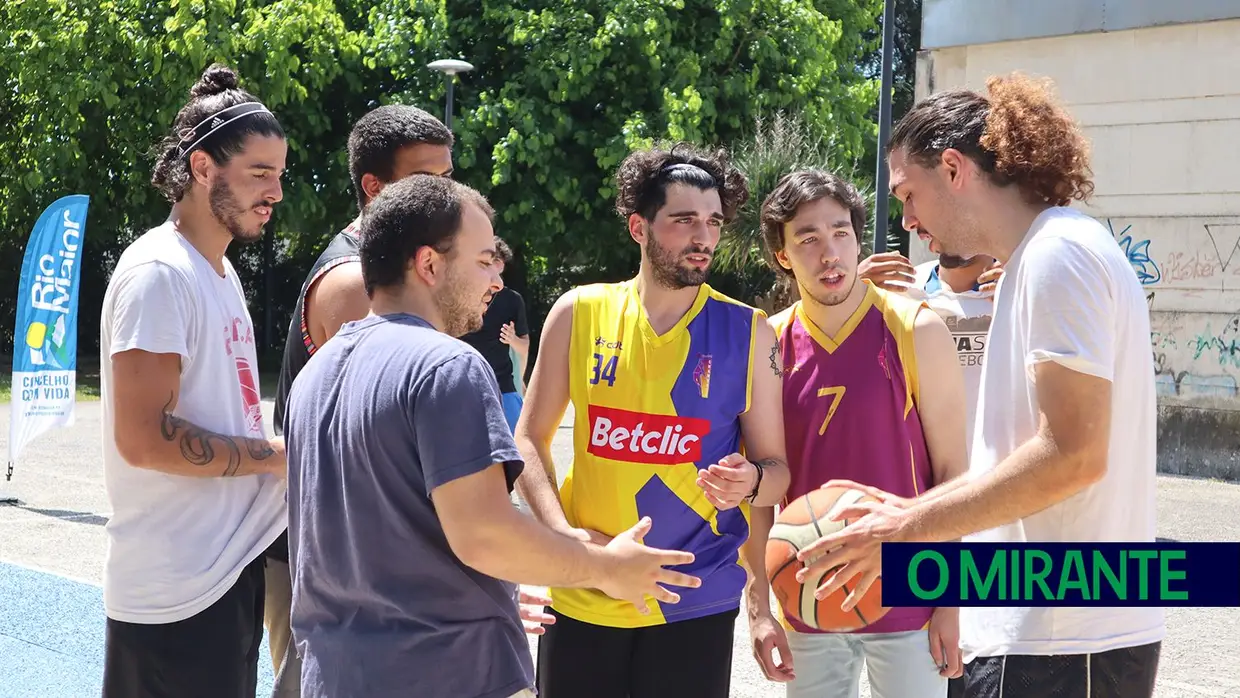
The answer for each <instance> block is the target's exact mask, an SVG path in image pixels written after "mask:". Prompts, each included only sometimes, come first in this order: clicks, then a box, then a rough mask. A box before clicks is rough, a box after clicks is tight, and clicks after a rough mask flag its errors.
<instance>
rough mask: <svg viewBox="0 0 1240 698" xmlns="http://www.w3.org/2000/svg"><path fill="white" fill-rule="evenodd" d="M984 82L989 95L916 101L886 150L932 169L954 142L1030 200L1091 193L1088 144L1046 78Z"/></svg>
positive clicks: (1056, 200) (957, 93)
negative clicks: (900, 151)
mask: <svg viewBox="0 0 1240 698" xmlns="http://www.w3.org/2000/svg"><path fill="white" fill-rule="evenodd" d="M986 87H987V90H988V91H989V97H986V96H983V95H980V94H978V93H976V92H973V91H970V90H951V91H947V92H940V93H937V94H934V95H931V96H930V97H927V98H926V99H924V100H922V101H921V102H919V103H917V104H916V105H914V106H913V108H912V109H910V110H909V112H908V113H907V114H905V115H904V118H902V119H900V121H899V123H897V124H896V125H895V126H894V127H893V128H892V130H891V139H890V141H889V142H888V145H887V151H888V152H895V151H896V150H897V149H903V150H904V151H905V153H906V154H907V157H908V158H909V160H911V161H913V162H914V163H916V164H918V165H920V166H922V167H927V168H933V167H936V166H937V165H938V163H939V159H940V157H941V156H942V155H943V151H945V150H947V149H948V148H952V149H955V150H959V151H960V152H961V153H963V154H964V155H965V156H967V157H968V158H969V159H971V160H973V161H974V162H976V163H977V165H978V167H980V168H981V169H982V171H983V172H985V173H986V175H987V176H988V177H989V178H990V180H991V181H992V182H994V184H995V185H997V186H1001V187H1005V186H1008V185H1012V184H1015V185H1016V186H1018V187H1019V188H1020V191H1021V192H1022V193H1023V194H1024V196H1025V198H1026V199H1028V200H1030V201H1032V202H1036V203H1047V204H1050V205H1052V206H1066V205H1068V204H1069V203H1070V202H1071V201H1072V200H1073V199H1079V200H1081V201H1084V200H1086V199H1088V198H1089V197H1090V196H1091V195H1092V194H1093V190H1094V183H1093V181H1092V179H1091V177H1092V172H1091V171H1090V167H1089V142H1088V141H1087V140H1086V139H1085V136H1084V135H1083V134H1082V133H1081V130H1080V128H1079V127H1078V126H1077V125H1076V123H1075V122H1074V121H1073V119H1072V117H1071V116H1069V115H1068V113H1067V112H1066V111H1065V110H1064V109H1063V108H1062V107H1061V106H1060V105H1059V104H1058V103H1057V101H1056V99H1055V97H1054V94H1053V90H1052V88H1051V82H1050V80H1049V79H1041V80H1035V79H1033V78H1030V77H1028V76H1026V75H1023V74H1021V73H1013V74H1011V75H1008V76H992V77H991V78H990V79H988V80H987V81H986Z"/></svg>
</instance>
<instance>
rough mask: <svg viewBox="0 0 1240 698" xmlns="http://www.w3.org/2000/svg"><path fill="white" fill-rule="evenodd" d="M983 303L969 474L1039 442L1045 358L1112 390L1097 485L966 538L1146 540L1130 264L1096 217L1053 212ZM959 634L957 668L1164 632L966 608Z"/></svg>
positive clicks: (1151, 418)
mask: <svg viewBox="0 0 1240 698" xmlns="http://www.w3.org/2000/svg"><path fill="white" fill-rule="evenodd" d="M994 303H995V313H994V320H993V322H992V324H991V327H990V345H989V346H988V347H987V348H986V361H985V367H984V368H983V370H982V385H981V394H980V398H979V403H978V408H977V409H978V415H979V416H978V424H977V426H976V433H975V436H974V440H973V450H972V455H971V457H970V475H971V476H974V477H976V476H977V475H979V474H981V473H985V472H987V471H990V470H992V469H993V468H994V467H995V465H996V464H998V463H999V462H1000V461H1002V460H1003V459H1004V458H1006V457H1007V456H1008V455H1009V454H1011V453H1012V452H1013V451H1015V450H1016V449H1017V448H1018V447H1019V446H1021V445H1022V444H1024V443H1025V442H1026V441H1028V440H1029V439H1030V438H1032V437H1033V436H1034V435H1035V434H1036V433H1037V430H1038V424H1039V412H1038V404H1037V393H1036V391H1035V387H1034V382H1033V381H1034V375H1033V370H1034V367H1035V366H1036V365H1037V364H1038V363H1040V362H1043V361H1056V362H1059V363H1060V364H1062V365H1063V366H1065V367H1068V368H1071V369H1073V370H1075V371H1080V372H1082V373H1086V374H1089V375H1093V376H1098V377H1101V378H1105V379H1107V380H1109V381H1110V382H1111V405H1112V409H1113V410H1114V412H1113V413H1112V419H1111V443H1110V451H1109V453H1108V456H1107V471H1106V475H1105V476H1104V477H1103V479H1102V480H1101V481H1099V482H1097V483H1095V484H1094V485H1092V486H1090V487H1089V488H1088V489H1085V490H1083V491H1081V492H1079V493H1077V494H1076V495H1075V496H1073V497H1071V498H1070V499H1067V500H1065V501H1063V502H1060V503H1059V504H1056V505H1054V506H1052V507H1049V508H1048V509H1046V510H1044V511H1041V512H1038V513H1037V514H1034V515H1032V516H1029V517H1027V518H1024V519H1021V520H1019V521H1016V522H1014V523H1010V524H1007V525H1005V526H1000V527H998V528H995V529H992V530H990V531H984V532H980V533H977V534H975V535H971V536H967V537H966V538H965V541H966V542H1026V541H1028V542H1058V541H1064V542H1071V541H1111V542H1153V541H1154V538H1155V530H1156V527H1157V511H1156V505H1155V496H1156V492H1157V476H1156V470H1155V466H1156V464H1155V435H1156V433H1157V429H1158V424H1157V406H1156V401H1155V389H1154V365H1153V357H1152V356H1151V354H1150V352H1149V349H1148V343H1149V337H1150V323H1149V310H1148V306H1147V305H1146V301H1145V294H1144V293H1142V290H1141V287H1140V284H1139V283H1138V282H1137V278H1136V276H1135V275H1134V274H1133V273H1132V267H1131V266H1130V265H1129V263H1128V259H1127V258H1126V257H1125V255H1124V253H1123V252H1122V251H1121V250H1120V249H1119V246H1118V245H1116V243H1115V240H1114V238H1112V237H1111V235H1110V233H1109V232H1108V231H1107V229H1106V228H1105V227H1103V226H1102V225H1101V224H1100V223H1098V222H1097V221H1096V220H1094V219H1093V218H1090V217H1088V216H1086V215H1084V214H1083V213H1080V212H1079V211H1076V210H1073V209H1071V208H1052V209H1049V210H1047V211H1045V212H1043V213H1042V215H1040V216H1039V217H1038V218H1037V219H1036V220H1035V221H1034V223H1033V225H1032V227H1031V228H1030V231H1029V233H1028V234H1027V235H1026V237H1025V239H1024V241H1023V242H1022V243H1021V245H1020V246H1019V247H1017V248H1016V252H1015V253H1014V254H1013V255H1012V258H1011V259H1010V260H1009V261H1008V263H1007V264H1006V265H1004V275H1003V277H1002V279H1001V280H1000V281H999V286H998V290H997V292H996V295H995V300H994ZM960 631H961V647H962V648H963V650H964V653H965V661H970V660H972V659H973V658H974V657H976V656H996V655H1001V654H1035V655H1047V654H1082V653H1089V652H1105V651H1108V650H1112V649H1117V648H1122V647H1133V646H1137V645H1143V644H1147V643H1151V642H1155V641H1158V640H1160V639H1162V637H1163V635H1164V632H1165V631H1164V621H1163V612H1162V609H1160V608H963V609H961V611H960Z"/></svg>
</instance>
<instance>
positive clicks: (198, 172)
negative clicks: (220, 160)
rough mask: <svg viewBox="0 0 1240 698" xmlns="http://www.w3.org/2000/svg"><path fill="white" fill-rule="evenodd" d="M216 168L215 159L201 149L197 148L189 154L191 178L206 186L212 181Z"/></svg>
mask: <svg viewBox="0 0 1240 698" xmlns="http://www.w3.org/2000/svg"><path fill="white" fill-rule="evenodd" d="M214 168H215V161H213V160H212V159H211V156H210V155H207V154H206V153H204V152H203V151H201V150H195V151H194V152H192V153H190V154H189V176H190V179H192V180H194V181H196V182H198V183H199V184H201V185H203V186H204V187H205V186H207V184H208V183H209V182H210V181H211V175H212V170H213V169H214Z"/></svg>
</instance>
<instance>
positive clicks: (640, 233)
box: [629, 213, 646, 243]
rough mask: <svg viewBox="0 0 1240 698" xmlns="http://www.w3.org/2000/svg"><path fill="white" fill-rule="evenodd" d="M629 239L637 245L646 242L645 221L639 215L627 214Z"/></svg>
mask: <svg viewBox="0 0 1240 698" xmlns="http://www.w3.org/2000/svg"><path fill="white" fill-rule="evenodd" d="M629 237H631V238H633V239H634V240H636V241H637V242H639V243H642V242H645V241H646V219H645V218H642V217H641V215H639V214H636V213H632V214H629Z"/></svg>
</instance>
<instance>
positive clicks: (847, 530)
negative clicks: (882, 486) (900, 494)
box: [797, 502, 910, 611]
mask: <svg viewBox="0 0 1240 698" xmlns="http://www.w3.org/2000/svg"><path fill="white" fill-rule="evenodd" d="M843 519H856V521H854V522H853V523H851V524H849V525H848V526H846V527H844V528H843V529H842V530H840V531H837V532H835V533H829V534H827V535H825V536H823V537H821V538H819V539H818V540H816V541H814V542H813V543H810V544H809V545H807V546H805V547H804V548H802V549H801V551H800V552H798V553H797V559H798V560H800V561H801V562H802V563H805V567H804V569H802V570H801V571H800V572H797V581H798V582H803V581H805V578H806V576H808V575H810V574H815V573H819V572H826V571H828V570H831V569H832V568H835V567H839V568H840V569H839V570H837V571H836V572H835V574H832V575H831V576H829V577H827V578H826V579H825V581H823V583H822V585H821V586H819V587H818V590H817V591H816V592H815V593H814V596H815V598H817V599H825V598H827V597H828V596H829V595H831V594H833V593H834V592H835V591H836V590H837V589H840V588H842V587H843V586H844V585H845V584H848V585H849V586H850V588H851V589H852V592H851V593H849V594H848V597H847V598H845V599H844V603H843V604H842V605H841V606H840V607H841V608H842V609H843V610H845V611H850V610H852V609H853V607H855V606H856V605H857V602H858V601H860V600H861V598H862V597H863V596H865V593H866V592H867V591H869V590H870V586H871V585H872V584H874V580H875V579H878V576H879V575H880V574H881V573H882V571H883V559H882V544H883V543H884V542H888V541H892V540H894V539H896V538H897V537H898V536H899V534H900V533H901V531H902V530H903V528H904V526H906V525H907V523H908V521H909V519H910V514H909V510H908V509H901V508H900V507H897V506H893V505H891V504H885V503H882V502H861V503H859V504H853V505H851V506H848V507H844V508H843V509H841V510H840V511H838V512H837V513H835V514H833V515H832V516H831V520H832V521H841V520H843ZM819 556H821V557H819ZM815 558H817V559H815ZM858 578H859V579H858ZM854 580H857V581H854Z"/></svg>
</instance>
